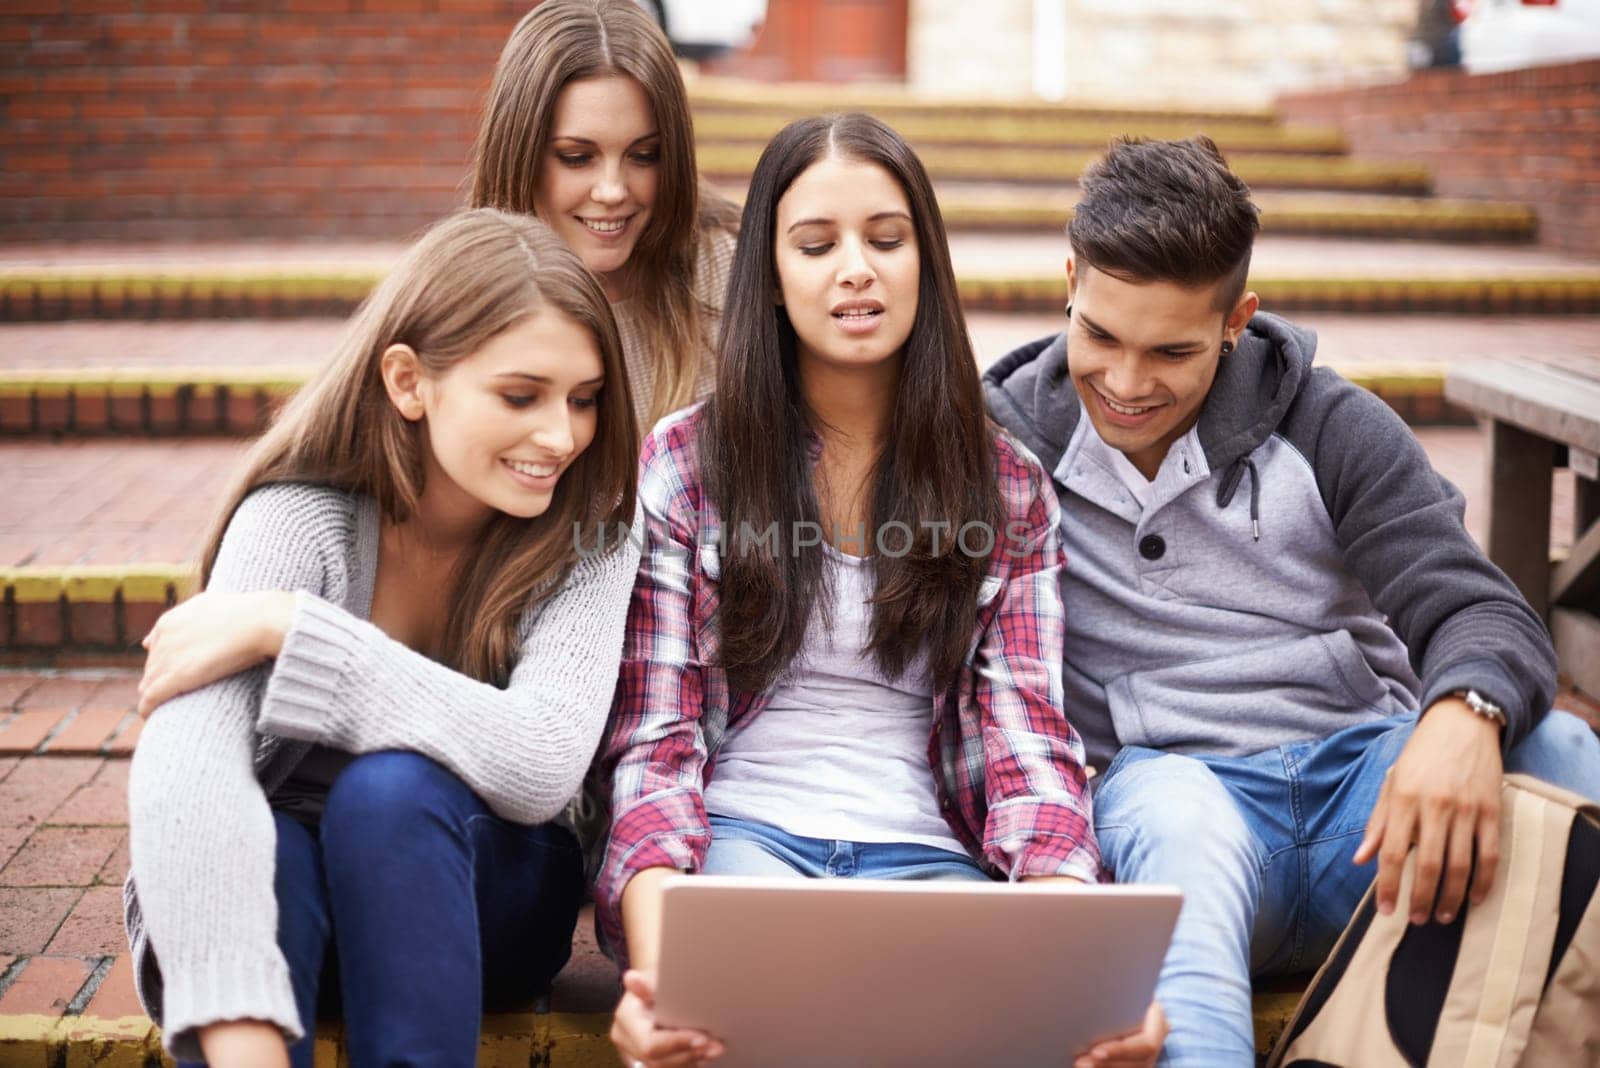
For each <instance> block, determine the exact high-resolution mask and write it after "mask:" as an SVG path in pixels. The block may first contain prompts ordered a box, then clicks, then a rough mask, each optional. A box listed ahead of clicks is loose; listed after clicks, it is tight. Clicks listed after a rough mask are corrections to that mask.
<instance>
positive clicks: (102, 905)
mask: <svg viewBox="0 0 1600 1068" xmlns="http://www.w3.org/2000/svg"><path fill="white" fill-rule="evenodd" d="M48 949H49V951H50V952H51V953H72V954H76V955H79V956H110V955H112V954H113V953H125V952H127V949H128V936H127V933H126V932H125V931H124V929H123V926H122V887H121V886H120V885H118V886H92V887H90V888H89V889H87V890H85V891H84V892H83V896H82V897H81V898H79V899H78V903H77V904H76V905H74V906H73V909H72V912H71V914H69V915H68V916H67V918H66V921H65V922H64V923H62V925H61V928H60V930H58V931H57V932H56V936H55V937H54V938H52V939H51V940H50V945H49V947H48Z"/></svg>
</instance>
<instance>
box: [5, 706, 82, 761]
mask: <svg viewBox="0 0 1600 1068" xmlns="http://www.w3.org/2000/svg"><path fill="white" fill-rule="evenodd" d="M68 714H69V713H68V711H67V710H66V709H65V708H35V709H27V710H25V711H22V712H18V713H17V714H16V715H15V716H13V717H12V718H11V720H10V722H8V723H7V724H6V725H5V726H4V727H3V728H0V753H31V752H33V750H34V749H35V748H36V747H37V746H38V745H39V743H40V742H42V741H44V740H45V738H46V737H47V736H48V735H49V734H50V732H51V731H52V730H54V729H55V727H56V724H58V723H60V722H61V721H62V720H63V719H65V718H66V717H67V715H68Z"/></svg>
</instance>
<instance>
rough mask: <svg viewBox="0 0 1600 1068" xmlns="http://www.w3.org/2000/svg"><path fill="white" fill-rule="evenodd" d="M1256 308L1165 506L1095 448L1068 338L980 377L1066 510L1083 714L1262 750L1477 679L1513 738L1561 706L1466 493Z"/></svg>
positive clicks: (1544, 651)
mask: <svg viewBox="0 0 1600 1068" xmlns="http://www.w3.org/2000/svg"><path fill="white" fill-rule="evenodd" d="M1314 350H1315V336H1314V335H1313V334H1312V333H1311V332H1310V331H1308V330H1304V329H1302V328H1300V327H1297V326H1295V325H1293V324H1291V323H1288V322H1286V321H1285V320H1283V319H1280V318H1278V317H1276V316H1273V315H1268V314H1264V313H1263V314H1258V315H1256V316H1255V317H1254V318H1253V319H1252V320H1251V321H1250V324H1249V326H1248V328H1247V329H1246V331H1245V332H1244V334H1243V335H1242V336H1241V337H1240V339H1239V344H1238V347H1237V348H1236V349H1235V351H1234V352H1233V353H1231V354H1229V355H1227V356H1224V357H1223V358H1222V361H1221V363H1220V365H1219V367H1218V370H1217V376H1216V381H1215V383H1214V385H1213V386H1212V389H1211V392H1210V393H1209V394H1208V395H1207V397H1206V400H1205V402H1204V404H1203V406H1202V408H1201V412H1200V416H1199V419H1198V421H1197V422H1196V424H1195V427H1194V428H1193V432H1192V435H1186V436H1185V437H1184V438H1182V439H1180V440H1179V441H1178V442H1177V443H1175V445H1174V446H1173V448H1172V450H1171V451H1169V453H1168V455H1167V457H1166V458H1165V460H1164V461H1163V465H1162V468H1161V470H1160V472H1159V473H1158V475H1157V477H1156V479H1155V483H1154V485H1153V486H1152V491H1151V497H1150V500H1149V503H1148V504H1147V505H1145V506H1144V507H1143V508H1142V509H1140V508H1138V507H1136V505H1135V502H1134V500H1133V498H1132V495H1131V494H1130V493H1129V491H1128V489H1127V487H1126V485H1125V484H1124V483H1123V481H1122V480H1121V479H1119V478H1117V477H1116V475H1115V474H1114V473H1113V472H1112V471H1110V470H1109V469H1108V467H1107V466H1106V465H1105V464H1103V463H1101V462H1097V461H1096V460H1095V458H1094V457H1095V452H1094V449H1093V448H1092V447H1089V448H1086V442H1087V441H1088V440H1089V439H1090V438H1091V437H1092V428H1091V424H1090V421H1089V420H1088V419H1086V418H1084V417H1083V409H1082V405H1081V403H1080V402H1079V400H1078V396H1077V392H1076V390H1075V389H1074V388H1073V385H1072V380H1071V375H1070V373H1069V372H1068V369H1067V360H1068V354H1067V346H1066V335H1065V334H1061V335H1057V336H1055V337H1052V338H1045V339H1041V340H1040V341H1036V342H1033V343H1031V344H1029V345H1026V346H1023V347H1022V348H1020V349H1018V350H1016V351H1015V352H1013V353H1011V354H1010V355H1008V356H1006V357H1005V358H1003V359H1002V360H1000V361H999V362H997V363H996V364H995V365H994V366H993V367H991V368H990V369H989V371H988V372H987V373H986V374H985V376H984V391H985V398H986V400H987V402H988V404H989V408H990V412H991V414H992V415H993V416H994V417H995V419H996V420H997V421H998V422H999V423H1000V424H1001V425H1002V426H1005V427H1006V428H1007V429H1008V430H1010V431H1011V432H1012V433H1014V434H1016V435H1017V436H1018V437H1019V438H1020V439H1021V440H1022V442H1023V443H1024V444H1025V445H1027V446H1028V447H1029V448H1031V449H1033V450H1034V452H1035V453H1036V454H1037V455H1039V456H1040V458H1041V459H1042V460H1043V462H1044V463H1045V464H1046V465H1047V466H1048V467H1050V468H1051V470H1052V473H1053V476H1054V479H1055V484H1056V489H1057V492H1058V494H1059V496H1060V498H1061V504H1062V513H1061V514H1062V527H1061V529H1062V542H1063V547H1064V549H1065V550H1066V555H1067V568H1066V570H1065V571H1064V572H1063V576H1062V601H1063V606H1064V608H1065V611H1066V621H1067V623H1066V625H1067V635H1066V661H1065V664H1064V666H1063V673H1062V675H1063V685H1064V691H1065V697H1066V709H1067V716H1068V718H1069V719H1070V720H1071V721H1072V723H1073V725H1074V726H1075V727H1077V729H1078V732H1079V734H1080V735H1082V737H1083V740H1084V745H1085V748H1086V750H1087V752H1088V756H1089V761H1090V763H1091V764H1093V765H1095V766H1097V767H1100V768H1104V767H1105V766H1106V764H1107V763H1109V761H1110V760H1111V758H1112V757H1114V756H1115V755H1116V753H1117V751H1118V749H1120V748H1121V747H1122V746H1125V745H1139V746H1146V747H1150V748H1155V749H1161V750H1165V751H1169V752H1178V753H1218V754H1234V755H1240V754H1247V753H1253V752H1259V751H1261V750H1264V749H1268V748H1271V747H1273V746H1277V745H1282V744H1286V743H1289V742H1295V741H1301V740H1307V739H1313V738H1323V737H1326V736H1328V735H1329V734H1331V733H1333V732H1334V731H1336V730H1338V729H1340V728H1342V727H1345V726H1349V725H1351V724H1353V723H1357V722H1360V721H1361V720H1362V719H1367V718H1380V717H1386V716H1391V715H1394V714H1397V713H1399V712H1403V711H1406V710H1408V709H1416V708H1419V707H1423V708H1425V707H1427V706H1428V705H1430V704H1431V703H1432V702H1433V701H1435V700H1437V699H1438V698H1439V697H1441V696H1443V695H1446V694H1448V693H1451V692H1453V691H1455V690H1458V689H1464V688H1469V687H1470V688H1473V689H1476V690H1478V691H1479V692H1480V693H1482V694H1484V695H1485V696H1486V697H1488V698H1489V699H1490V700H1492V701H1494V702H1495V703H1496V704H1498V705H1499V706H1500V707H1502V708H1504V709H1506V711H1507V714H1508V717H1509V723H1508V725H1507V729H1506V731H1505V736H1504V744H1505V745H1507V746H1510V745H1514V744H1515V743H1516V742H1517V741H1518V740H1520V739H1521V738H1522V737H1523V736H1524V735H1525V734H1526V732H1527V731H1528V730H1529V729H1530V728H1531V726H1532V725H1533V724H1534V723H1535V722H1537V720H1538V718H1539V717H1541V716H1543V715H1544V714H1545V712H1546V711H1547V710H1548V709H1549V706H1550V700H1551V697H1552V696H1553V693H1554V689H1555V658H1554V654H1553V651H1552V650H1551V648H1550V642H1549V637H1548V635H1547V634H1546V632H1545V630H1544V627H1543V625H1542V623H1541V622H1540V621H1539V619H1538V618H1537V617H1536V616H1535V615H1534V614H1533V612H1532V611H1531V610H1530V609H1529V608H1528V606H1527V604H1526V602H1525V601H1524V600H1523V599H1522V597H1521V596H1520V595H1519V594H1518V593H1517V591H1516V589H1515V587H1513V586H1512V585H1511V583H1510V582H1509V581H1508V580H1507V579H1506V578H1505V576H1504V575H1502V574H1501V573H1500V572H1499V571H1498V570H1497V569H1496V568H1495V567H1494V566H1493V565H1492V564H1490V563H1489V562H1488V560H1487V559H1486V558H1485V557H1484V555H1483V553H1482V552H1481V551H1480V550H1479V549H1478V547H1477V546H1476V545H1475V544H1474V543H1473V542H1472V540H1471V539H1470V538H1469V537H1468V536H1467V533H1466V530H1465V528H1464V527H1463V525H1462V513H1463V504H1462V499H1461V495H1460V494H1459V492H1457V491H1456V489H1455V488H1454V487H1453V486H1451V485H1450V484H1449V483H1448V482H1446V481H1445V480H1444V479H1442V478H1440V477H1439V475H1438V474H1437V473H1435V472H1434V470H1433V469H1432V467H1431V466H1430V464H1429V463H1428V459H1427V456H1426V454H1425V453H1424V452H1423V451H1422V448H1421V445H1420V444H1419V443H1418V442H1417V440H1416V437H1415V436H1414V435H1413V434H1412V433H1411V431H1410V430H1409V428H1407V427H1406V425H1405V424H1404V423H1403V422H1402V421H1401V420H1400V419H1399V417H1398V416H1396V415H1395V414H1394V412H1393V411H1392V410H1391V409H1390V408H1389V407H1388V406H1387V405H1386V404H1384V403H1383V401H1381V400H1379V399H1378V398H1377V397H1375V396H1373V395H1372V394H1371V393H1369V392H1367V391H1366V390H1363V389H1361V388H1359V387H1357V386H1355V385H1353V384H1351V383H1349V382H1347V381H1346V380H1344V379H1343V378H1341V377H1339V375H1338V374H1337V373H1336V372H1335V371H1333V370H1331V369H1329V368H1326V367H1315V368H1314V367H1313V366H1312V353H1313V352H1314Z"/></svg>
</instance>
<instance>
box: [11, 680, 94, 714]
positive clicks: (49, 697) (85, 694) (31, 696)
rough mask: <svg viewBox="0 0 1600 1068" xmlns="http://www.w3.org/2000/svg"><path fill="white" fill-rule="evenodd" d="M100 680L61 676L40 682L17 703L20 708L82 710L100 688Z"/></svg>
mask: <svg viewBox="0 0 1600 1068" xmlns="http://www.w3.org/2000/svg"><path fill="white" fill-rule="evenodd" d="M101 681H102V680H101V679H99V678H75V677H73V676H69V675H60V676H56V677H54V678H44V679H40V680H38V681H37V682H36V683H35V685H34V686H33V687H32V688H30V689H29V690H28V692H27V694H26V695H25V696H24V697H23V698H22V699H21V700H19V701H18V702H17V707H19V708H65V709H69V710H70V709H74V708H81V707H82V706H83V704H84V703H85V702H86V701H88V700H89V699H90V698H91V697H93V696H94V693H95V691H96V690H97V689H99V687H100V683H101Z"/></svg>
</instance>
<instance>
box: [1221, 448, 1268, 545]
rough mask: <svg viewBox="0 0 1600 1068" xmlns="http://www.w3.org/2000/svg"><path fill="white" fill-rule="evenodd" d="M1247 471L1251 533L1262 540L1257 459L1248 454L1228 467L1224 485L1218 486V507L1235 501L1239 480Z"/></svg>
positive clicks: (1223, 506) (1226, 505) (1257, 539)
mask: <svg viewBox="0 0 1600 1068" xmlns="http://www.w3.org/2000/svg"><path fill="white" fill-rule="evenodd" d="M1246 471H1249V472H1250V534H1251V536H1252V537H1253V538H1254V539H1255V540H1256V541H1260V540H1261V476H1260V474H1259V473H1257V471H1256V464H1255V461H1254V460H1252V459H1250V457H1248V456H1241V457H1239V458H1238V459H1237V460H1235V461H1234V462H1233V466H1232V467H1230V468H1228V474H1227V477H1225V478H1224V479H1223V480H1222V485H1220V486H1218V487H1217V507H1218V508H1226V507H1228V505H1229V504H1231V503H1233V492H1234V490H1236V489H1238V488H1239V480H1240V479H1241V478H1243V477H1244V473H1245V472H1246Z"/></svg>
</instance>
